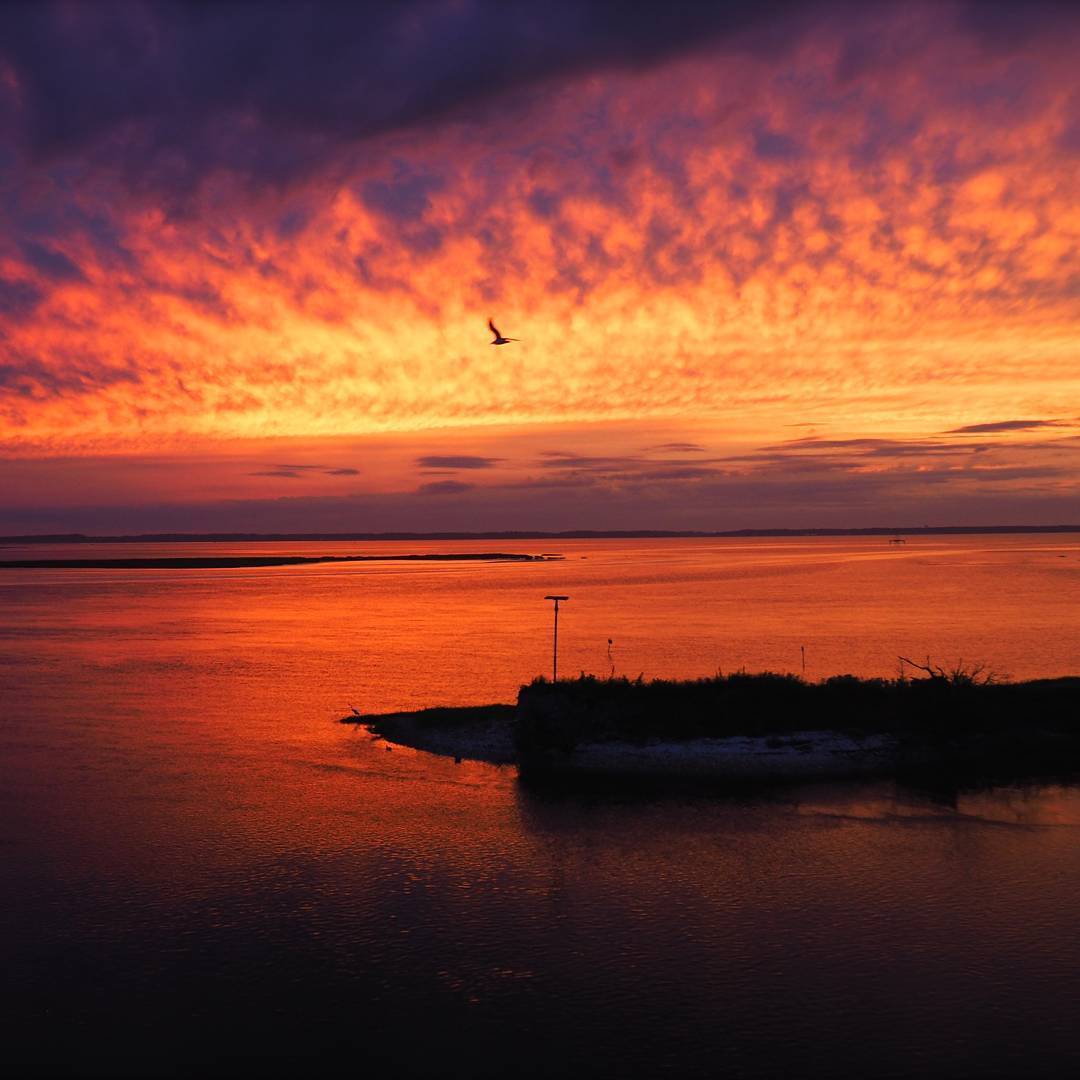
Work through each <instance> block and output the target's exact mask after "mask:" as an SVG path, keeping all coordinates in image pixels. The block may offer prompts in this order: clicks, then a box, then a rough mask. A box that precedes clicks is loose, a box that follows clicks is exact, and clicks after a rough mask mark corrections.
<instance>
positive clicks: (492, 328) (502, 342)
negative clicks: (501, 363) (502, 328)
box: [488, 319, 521, 345]
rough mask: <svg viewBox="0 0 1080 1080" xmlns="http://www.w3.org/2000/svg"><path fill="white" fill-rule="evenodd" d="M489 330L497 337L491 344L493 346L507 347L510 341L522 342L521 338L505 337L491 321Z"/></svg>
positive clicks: (489, 320)
mask: <svg viewBox="0 0 1080 1080" xmlns="http://www.w3.org/2000/svg"><path fill="white" fill-rule="evenodd" d="M488 329H489V330H490V331H491V332H492V333H493V334H494V335H495V340H494V341H493V342H492V343H491V344H492V345H505V344H506V343H507V342H509V341H520V340H521V339H520V338H516V337H503V336H502V334H500V333H499V331H498V328H497V327H496V326H495V323H494V321H493V320H491V319H488Z"/></svg>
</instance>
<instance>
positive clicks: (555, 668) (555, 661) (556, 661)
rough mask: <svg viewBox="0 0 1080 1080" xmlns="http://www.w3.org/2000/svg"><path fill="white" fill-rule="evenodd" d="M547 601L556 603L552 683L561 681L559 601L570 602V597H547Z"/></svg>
mask: <svg viewBox="0 0 1080 1080" xmlns="http://www.w3.org/2000/svg"><path fill="white" fill-rule="evenodd" d="M544 599H545V600H554V601H555V629H554V632H553V634H552V639H551V681H552V682H553V683H556V682H558V681H559V601H560V600H569V599H570V597H569V596H545V597H544Z"/></svg>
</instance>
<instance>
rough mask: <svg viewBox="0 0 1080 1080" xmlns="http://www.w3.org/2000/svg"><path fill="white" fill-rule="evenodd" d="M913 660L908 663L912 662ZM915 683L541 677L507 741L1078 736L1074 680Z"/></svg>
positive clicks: (935, 674)
mask: <svg viewBox="0 0 1080 1080" xmlns="http://www.w3.org/2000/svg"><path fill="white" fill-rule="evenodd" d="M909 663H910V661H909ZM912 666H913V667H920V668H922V670H923V671H924V672H925V673H926V675H925V677H920V678H897V679H859V678H856V677H855V676H853V675H837V676H834V677H832V678H829V679H825V680H824V681H822V682H808V681H807V680H805V679H802V678H799V677H798V676H797V675H788V674H778V673H775V672H762V673H759V674H748V673H745V672H737V673H734V674H731V675H717V676H715V677H713V678H704V679H695V680H684V681H669V680H663V679H657V680H654V681H650V682H646V681H644V680H643V679H642V678H638V679H634V680H631V679H626V678H610V679H599V678H596V677H594V676H590V675H582V676H581V677H579V678H577V679H566V680H560V681H559V682H557V683H552V682H549V681H548V680H547V679H544V678H539V679H536V680H535V681H533V682H532V683H531V684H529V685H528V686H524V687H522V689H521V693H520V695H519V698H518V708H517V714H516V717H515V732H514V734H515V742H516V744H517V747H518V750H519V751H520V752H521V753H523V754H528V753H531V752H541V753H542V752H545V751H551V750H565V751H569V750H572V749H573V747H574V746H576V745H577V744H579V743H582V742H606V741H614V740H622V741H629V742H637V743H643V742H648V741H650V740H657V739H662V740H665V741H668V740H670V741H682V740H688V739H698V738H724V737H729V736H737V735H744V736H771V735H784V734H788V733H791V732H795V731H810V730H832V731H842V732H844V733H847V734H851V735H856V736H866V735H880V734H888V735H895V736H899V737H901V738H908V739H910V740H912V741H915V742H921V743H933V744H936V745H939V746H940V745H941V744H943V743H948V742H949V741H950V740H962V741H966V742H970V741H971V740H972V739H974V738H978V737H990V738H992V739H994V740H995V741H996V742H997V743H999V744H1002V745H1003V744H1005V743H1012V744H1014V745H1016V747H1017V748H1018V749H1019V748H1021V747H1022V746H1025V745H1027V744H1028V743H1030V742H1032V740H1034V741H1036V742H1038V743H1039V744H1040V745H1045V744H1046V742H1047V740H1048V739H1049V740H1050V741H1051V742H1056V743H1057V744H1058V745H1061V744H1062V742H1063V740H1064V741H1069V740H1077V742H1078V743H1080V678H1063V679H1043V680H1036V681H1031V682H1018V683H1012V682H1004V681H999V680H998V679H996V678H994V677H993V676H992V675H988V674H986V673H984V672H982V671H981V670H980V669H965V668H963V667H960V666H958V667H957V668H955V669H953V670H948V671H947V670H944V669H942V668H936V667H934V666H933V665H931V664H930V663H929V661H928V662H927V664H926V665H925V666H924V665H914V664H913V665H912Z"/></svg>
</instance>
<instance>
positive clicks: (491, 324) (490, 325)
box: [488, 319, 502, 337]
mask: <svg viewBox="0 0 1080 1080" xmlns="http://www.w3.org/2000/svg"><path fill="white" fill-rule="evenodd" d="M488 329H489V330H490V331H491V332H492V333H493V334H494V335H495V336H496V337H502V334H500V333H499V331H498V330H496V329H495V322H494V320H492V319H488Z"/></svg>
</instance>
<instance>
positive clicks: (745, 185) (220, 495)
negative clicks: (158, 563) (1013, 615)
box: [0, 0, 1080, 535]
mask: <svg viewBox="0 0 1080 1080" xmlns="http://www.w3.org/2000/svg"><path fill="white" fill-rule="evenodd" d="M1077 56H1080V7H1076V6H1073V5H1069V4H1056V3H1026V4H998V3H993V2H975V3H954V4H950V3H944V2H941V3H928V4H919V3H905V4H897V5H889V4H887V3H883V4H872V5H868V4H865V3H862V4H851V3H819V4H798V3H784V2H779V0H777V2H762V0H755V2H746V3H740V2H734V0H729V2H716V3H710V4H682V5H676V4H670V3H662V4H661V3H657V4H654V5H647V4H641V5H638V4H634V5H628V4H625V3H620V2H616V0H592V2H586V0H544V2H543V3H525V2H521V0H501V2H487V0H472V2H470V0H424V2H418V0H413V2H399V3H396V4H392V5H391V4H385V3H372V4H363V3H350V4H340V5H337V4H302V3H289V4H280V5H276V4H273V3H262V4H247V3H240V4H231V3H213V4H209V3H146V4H143V3H120V4H111V3H107V2H99V3H94V4H89V3H79V2H67V3H36V4H33V5H30V4H26V5H20V4H12V5H7V6H5V7H3V8H2V9H0V492H2V494H0V534H9V535H10V534H17V533H30V532H70V531H83V532H90V533H112V532H152V531H186V532H200V531H291V532H305V531H321V532H325V531H342V532H347V531H384V530H417V531H441V530H466V531H468V530H484V529H552V530H559V529H575V528H587V529H604V528H610V529H635V528H641V529H705V530H708V529H737V528H777V527H793V528H800V527H868V526H882V527H893V526H895V527H903V526H916V525H924V524H929V525H987V524H1058V523H1078V522H1080V65H1078V63H1077V60H1076V58H1077ZM489 317H493V318H494V319H495V322H496V324H497V326H498V327H499V329H500V330H501V331H502V333H503V334H505V335H507V336H511V337H515V338H519V339H520V341H517V342H513V343H510V344H508V345H502V346H493V345H491V344H490V340H491V335H490V334H489V332H488V330H487V320H488V318H489Z"/></svg>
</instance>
